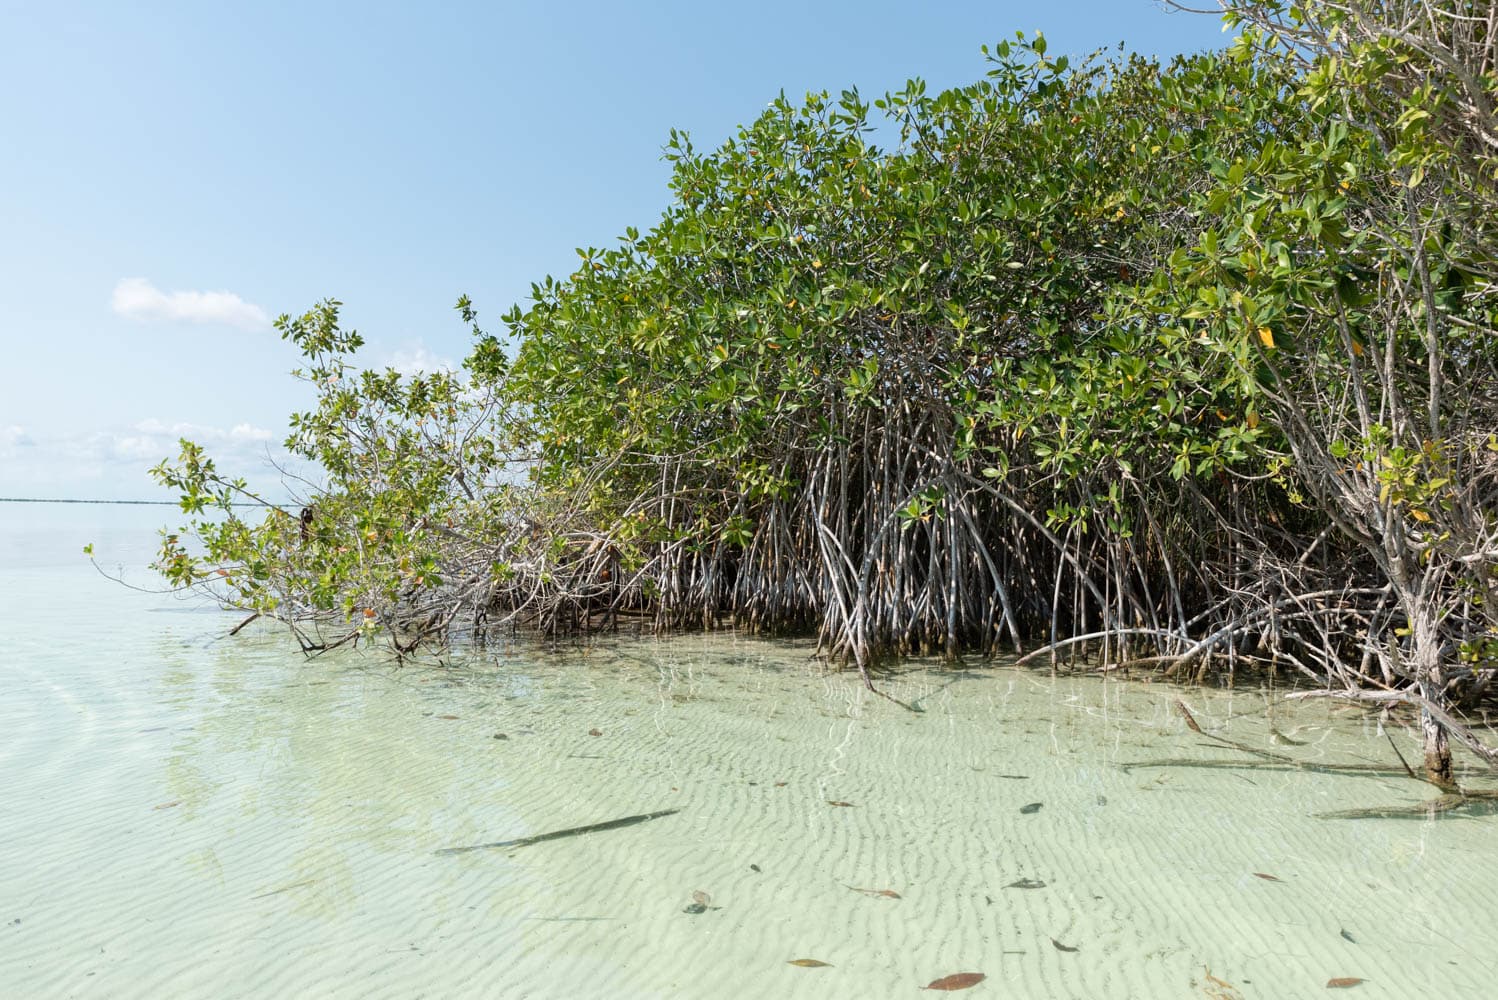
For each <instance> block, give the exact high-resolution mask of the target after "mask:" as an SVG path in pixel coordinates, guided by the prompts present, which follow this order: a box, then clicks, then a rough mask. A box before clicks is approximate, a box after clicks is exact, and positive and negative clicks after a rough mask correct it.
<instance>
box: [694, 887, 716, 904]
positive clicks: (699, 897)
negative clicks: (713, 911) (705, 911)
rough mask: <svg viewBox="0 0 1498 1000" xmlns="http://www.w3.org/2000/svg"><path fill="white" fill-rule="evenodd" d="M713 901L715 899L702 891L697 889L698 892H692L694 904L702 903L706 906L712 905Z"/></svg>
mask: <svg viewBox="0 0 1498 1000" xmlns="http://www.w3.org/2000/svg"><path fill="white" fill-rule="evenodd" d="M712 901H713V897H711V896H709V895H708V894H707V893H705V892H703V891H702V890H701V889H697V890H694V891H693V892H692V902H694V903H701V904H702V905H703V906H706V905H707V904H709V903H711V902H712Z"/></svg>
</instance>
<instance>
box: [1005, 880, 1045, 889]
mask: <svg viewBox="0 0 1498 1000" xmlns="http://www.w3.org/2000/svg"><path fill="white" fill-rule="evenodd" d="M1004 888H1006V889H1044V888H1045V883H1044V882H1042V881H1041V880H1040V879H1038V878H1022V879H1020V880H1019V881H1017V882H1010V883H1009V884H1008V885H1006V886H1004Z"/></svg>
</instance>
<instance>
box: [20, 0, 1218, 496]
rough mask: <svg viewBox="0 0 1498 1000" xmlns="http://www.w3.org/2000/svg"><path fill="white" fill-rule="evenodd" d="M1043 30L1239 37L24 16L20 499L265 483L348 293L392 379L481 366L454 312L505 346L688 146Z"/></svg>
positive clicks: (182, 15) (661, 203) (85, 9)
mask: <svg viewBox="0 0 1498 1000" xmlns="http://www.w3.org/2000/svg"><path fill="white" fill-rule="evenodd" d="M1019 30H1023V31H1025V32H1027V33H1028V32H1033V31H1036V30H1040V31H1043V32H1044V33H1045V35H1046V37H1047V40H1048V41H1049V42H1050V47H1051V51H1052V53H1053V54H1055V53H1061V52H1068V53H1083V52H1087V51H1090V50H1092V49H1094V48H1096V47H1099V46H1104V45H1115V44H1117V43H1118V42H1120V41H1122V42H1125V43H1126V44H1127V45H1128V47H1129V48H1131V49H1134V50H1136V51H1141V52H1148V53H1156V54H1161V55H1168V54H1171V53H1175V52H1180V51H1197V50H1201V49H1205V48H1212V47H1219V46H1221V45H1222V44H1224V40H1225V36H1224V35H1223V34H1222V32H1221V26H1220V24H1219V23H1218V21H1217V20H1216V19H1215V18H1213V17H1207V16H1200V15H1188V14H1182V13H1171V12H1166V11H1163V10H1161V9H1160V7H1159V5H1158V4H1156V3H1154V2H1152V0H1059V2H1054V3H1051V4H1049V5H1036V4H1033V3H1018V2H1002V0H988V2H972V3H968V2H963V3H933V4H922V5H914V4H908V3H905V4H896V3H884V2H859V3H842V2H839V3H810V2H804V0H803V2H799V3H786V2H762V3H757V4H753V5H713V4H702V3H657V4H623V3H618V2H614V3H593V2H580V0H574V2H571V3H567V4H558V3H550V4H539V3H536V4H501V3H492V4H478V3H473V4H461V3H426V4H414V3H411V4H393V3H375V2H361V3H346V4H330V3H258V4H233V5H230V4H220V3H201V2H198V3H175V4H167V3H118V2H114V3H81V2H78V3H75V2H65V0H58V2H52V3H42V2H22V0H0V123H3V133H0V134H3V135H4V142H3V144H0V348H3V352H0V496H67V497H83V496H93V497H108V498H123V497H135V498H152V499H154V498H161V496H162V494H161V493H160V492H159V491H158V490H157V488H156V487H155V486H154V484H153V483H151V482H150V481H149V480H148V479H147V478H146V476H145V474H144V470H145V469H146V468H147V467H149V466H150V465H151V464H154V462H155V461H157V460H158V459H160V458H161V457H164V456H166V455H167V454H169V453H171V452H173V451H174V448H175V439H176V437H177V436H179V435H180V434H184V433H185V434H187V435H188V436H193V437H196V438H198V439H200V440H201V441H202V442H203V443H204V444H206V445H208V446H209V447H210V449H212V450H214V451H216V452H218V453H219V454H221V455H222V456H224V462H225V464H227V465H228V466H230V467H231V468H236V469H239V470H243V471H247V472H248V471H253V470H254V469H255V468H257V467H258V466H259V458H260V457H261V456H263V455H264V453H265V449H266V448H267V447H270V448H271V449H272V450H273V451H275V450H278V447H279V442H280V440H281V438H282V437H283V436H284V434H285V418H286V415H287V414H288V413H289V412H291V411H292V410H295V409H299V408H302V407H305V406H306V405H307V401H308V400H307V397H306V396H305V394H304V392H303V390H302V389H301V387H299V386H298V385H297V383H295V382H294V381H293V380H291V379H290V378H289V377H287V375H286V372H287V371H288V370H289V369H290V368H292V367H293V366H294V365H295V364H296V360H297V359H296V357H295V355H294V353H293V352H292V350H291V349H290V347H289V346H288V345H287V344H285V343H284V342H282V341H281V340H280V339H279V337H278V336H277V335H276V333H275V332H274V331H273V330H272V329H270V327H269V324H268V319H269V318H272V317H274V316H276V315H278V314H280V313H283V312H299V311H301V310H302V309H304V308H306V307H307V306H309V305H311V304H312V303H313V302H315V301H316V300H318V299H320V298H323V297H326V296H333V297H337V298H339V299H341V300H343V302H344V303H345V304H346V305H345V317H346V319H347V320H348V321H349V324H350V325H352V326H355V327H357V328H358V329H359V330H360V331H361V332H362V333H363V334H364V335H365V337H366V338H367V340H368V341H369V346H368V347H367V348H366V349H365V360H366V362H367V363H369V364H372V365H381V366H383V365H386V364H395V365H396V366H398V367H411V366H414V365H420V364H423V363H425V364H433V363H437V362H439V361H441V360H447V361H453V362H455V361H458V360H460V359H461V358H462V357H463V355H464V354H465V353H466V350H467V334H466V331H465V330H464V328H463V327H462V326H461V324H460V323H459V322H458V321H457V318H456V316H455V315H454V313H453V310H452V305H453V303H454V301H455V300H456V299H457V297H458V295H459V294H460V293H465V292H466V293H468V294H469V295H471V296H472V297H473V298H474V300H475V302H476V303H477V305H478V306H479V309H480V312H481V317H486V318H488V320H489V321H490V325H491V326H492V327H494V328H495V329H496V330H497V329H498V322H497V317H498V316H499V315H500V314H501V313H503V312H504V311H505V310H507V309H508V307H509V306H510V305H511V304H512V303H513V302H516V301H518V300H520V299H522V298H524V296H525V295H526V292H527V290H528V288H529V286H530V283H531V282H532V281H535V280H538V279H540V278H541V277H543V276H544V275H546V274H548V273H557V274H562V273H566V272H567V271H569V270H570V269H571V266H572V262H573V261H575V260H576V258H575V256H574V255H573V248H575V247H577V246H585V245H593V246H603V245H607V244H609V243H611V242H612V241H613V240H614V239H615V237H616V236H617V235H618V234H620V233H621V232H622V231H623V229H624V227H626V226H628V225H636V226H639V227H640V228H642V229H643V228H647V227H648V226H650V225H651V224H653V222H654V221H655V219H656V218H657V217H658V216H659V214H660V211H661V210H662V209H663V208H664V207H665V205H666V204H667V201H668V192H667V189H666V179H667V169H666V165H665V164H664V163H663V162H662V161H661V158H660V148H661V145H662V143H663V142H664V140H665V138H666V134H667V131H668V130H669V129H671V128H673V127H674V128H678V129H685V130H687V131H689V132H690V133H691V134H692V136H693V139H694V141H695V143H696V144H697V145H698V147H699V148H707V147H709V146H712V145H716V144H717V143H718V142H719V141H721V140H722V139H724V138H726V137H727V136H728V135H729V134H730V133H731V132H732V130H733V128H734V127H735V126H736V125H738V124H739V123H742V122H746V121H748V120H751V119H752V118H753V117H754V116H755V115H757V114H758V112H759V111H760V110H761V109H763V108H764V106H765V104H766V103H768V102H769V101H770V100H771V99H772V98H773V97H774V96H775V95H776V94H777V93H778V92H780V91H781V90H784V91H785V92H786V93H787V94H789V95H792V96H795V97H799V96H800V95H801V94H804V93H805V92H806V91H808V90H823V89H828V90H832V91H834V92H836V91H838V90H841V89H843V88H844V87H849V86H857V87H858V88H859V90H860V91H861V92H862V93H864V94H865V95H866V96H872V95H878V94H882V93H883V92H884V91H885V90H888V89H895V88H898V87H899V86H901V85H902V84H903V83H904V82H905V80H907V79H908V78H910V77H921V78H923V79H925V80H926V81H927V83H928V86H929V87H930V88H931V89H932V90H935V89H939V88H941V87H945V86H951V85H956V84H962V83H967V82H971V81H972V80H975V79H977V78H979V77H980V76H981V75H982V73H983V69H984V66H983V60H982V56H981V54H980V52H979V47H980V46H981V45H983V44H985V43H992V42H994V41H997V40H999V39H1001V38H1006V37H1012V35H1013V33H1014V32H1015V31H1019ZM261 478H262V481H265V479H264V477H261ZM271 481H273V479H272V480H271Z"/></svg>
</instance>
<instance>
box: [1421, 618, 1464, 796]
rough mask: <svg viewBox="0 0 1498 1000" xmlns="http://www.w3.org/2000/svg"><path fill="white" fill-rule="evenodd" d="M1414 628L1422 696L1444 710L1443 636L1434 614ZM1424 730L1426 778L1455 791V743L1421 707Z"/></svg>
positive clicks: (1423, 619)
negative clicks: (1453, 772)
mask: <svg viewBox="0 0 1498 1000" xmlns="http://www.w3.org/2000/svg"><path fill="white" fill-rule="evenodd" d="M1413 627H1414V631H1413V635H1412V637H1411V638H1412V639H1413V640H1414V650H1413V655H1414V661H1415V662H1414V664H1413V666H1414V667H1415V679H1416V681H1417V682H1418V684H1419V687H1420V696H1421V697H1422V698H1424V699H1425V700H1426V701H1427V702H1429V703H1430V704H1433V705H1439V706H1441V707H1442V708H1444V707H1445V699H1446V694H1445V690H1444V687H1445V686H1444V684H1443V683H1442V676H1441V673H1442V672H1441V637H1440V634H1439V632H1438V630H1437V628H1436V622H1435V618H1434V615H1433V614H1421V615H1419V616H1417V617H1416V618H1415V620H1414V622H1413ZM1420 731H1421V733H1422V734H1423V735H1424V738H1425V740H1424V742H1425V777H1426V778H1427V779H1428V780H1430V781H1431V783H1433V784H1436V785H1439V786H1440V787H1442V788H1447V789H1450V788H1455V787H1456V778H1455V776H1454V775H1453V774H1452V770H1451V743H1450V741H1449V740H1448V739H1447V737H1446V727H1445V726H1444V725H1442V724H1441V722H1440V721H1439V720H1438V719H1436V718H1435V717H1434V716H1432V715H1431V714H1430V710H1429V709H1427V708H1421V709H1420Z"/></svg>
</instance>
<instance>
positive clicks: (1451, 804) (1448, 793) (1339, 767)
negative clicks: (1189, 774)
mask: <svg viewBox="0 0 1498 1000" xmlns="http://www.w3.org/2000/svg"><path fill="white" fill-rule="evenodd" d="M1175 705H1176V708H1177V710H1178V711H1179V712H1180V714H1181V716H1182V718H1184V719H1185V720H1186V726H1187V728H1189V729H1190V730H1191V731H1192V732H1194V733H1196V734H1197V735H1198V736H1201V737H1203V739H1204V740H1205V741H1206V742H1203V743H1201V744H1199V745H1200V746H1203V747H1208V748H1212V749H1227V750H1233V751H1237V752H1239V753H1243V754H1247V755H1249V756H1250V757H1252V758H1254V759H1252V760H1202V759H1198V758H1192V757H1167V758H1162V759H1159V760H1141V761H1131V762H1128V763H1124V764H1122V765H1121V768H1122V770H1124V771H1125V772H1128V771H1134V770H1138V769H1142V768H1196V769H1201V770H1223V771H1245V770H1247V771H1256V772H1276V771H1277V772H1286V771H1301V772H1305V773H1310V774H1328V775H1337V776H1342V777H1359V778H1396V779H1398V778H1408V779H1409V780H1412V781H1416V782H1420V783H1422V784H1433V785H1436V787H1437V788H1441V786H1440V785H1438V784H1436V783H1435V782H1433V781H1430V779H1428V778H1426V777H1423V776H1422V775H1420V774H1418V773H1416V771H1415V770H1414V768H1412V767H1411V766H1410V765H1409V763H1408V762H1407V761H1406V760H1405V759H1404V755H1403V754H1401V753H1400V752H1399V747H1398V746H1397V745H1395V743H1394V740H1393V737H1392V736H1389V734H1388V732H1387V730H1385V732H1384V735H1385V736H1389V749H1390V750H1391V751H1393V753H1394V756H1395V757H1396V758H1398V760H1399V765H1400V766H1399V767H1397V768H1395V767H1393V766H1391V765H1385V764H1376V763H1364V764H1351V763H1348V764H1337V763H1326V762H1323V761H1307V760H1299V759H1297V758H1295V757H1292V756H1290V755H1287V754H1284V753H1276V752H1275V751H1272V750H1265V749H1263V748H1261V747H1255V746H1251V745H1249V744H1247V743H1243V742H1240V741H1238V740H1230V739H1228V738H1227V737H1225V736H1220V735H1218V734H1216V733H1211V732H1207V731H1206V730H1204V729H1202V727H1201V725H1200V724H1198V723H1197V721H1196V718H1195V717H1194V716H1193V715H1192V714H1191V710H1190V709H1189V708H1187V707H1186V704H1185V702H1183V701H1180V700H1177V701H1176V703H1175ZM1269 731H1270V734H1271V735H1272V736H1273V737H1275V738H1277V739H1278V740H1280V741H1282V742H1285V743H1289V744H1291V745H1296V746H1299V745H1303V744H1301V743H1299V742H1297V741H1295V740H1291V739H1289V738H1287V737H1285V736H1284V735H1283V734H1281V733H1279V732H1278V730H1276V729H1275V728H1274V726H1273V724H1271V725H1270V728H1269ZM1494 814H1498V789H1472V788H1461V787H1459V786H1458V787H1455V788H1452V789H1446V788H1441V794H1440V795H1438V796H1436V797H1435V798H1433V799H1427V800H1425V801H1422V802H1416V803H1410V804H1405V805H1388V806H1371V807H1367V808H1359V809H1338V810H1334V811H1331V812H1322V813H1315V814H1314V815H1315V816H1316V818H1318V819H1430V818H1434V817H1436V816H1442V815H1451V816H1470V817H1477V816H1491V815H1494Z"/></svg>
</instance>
